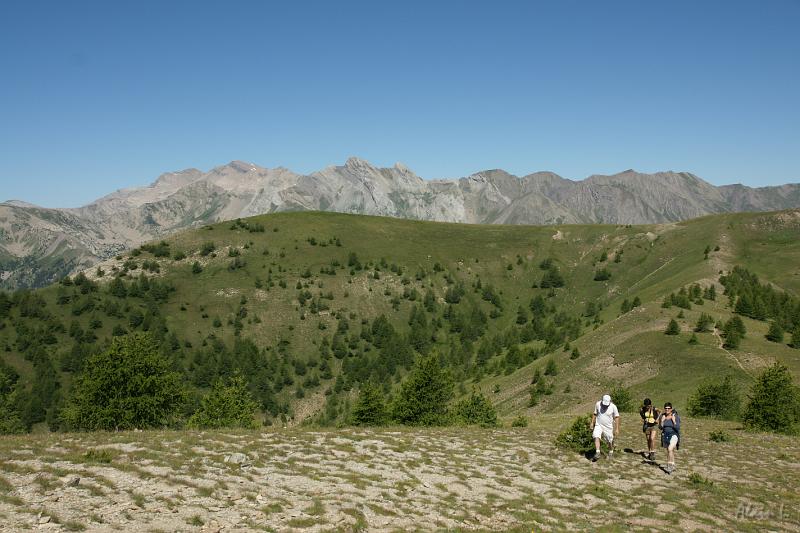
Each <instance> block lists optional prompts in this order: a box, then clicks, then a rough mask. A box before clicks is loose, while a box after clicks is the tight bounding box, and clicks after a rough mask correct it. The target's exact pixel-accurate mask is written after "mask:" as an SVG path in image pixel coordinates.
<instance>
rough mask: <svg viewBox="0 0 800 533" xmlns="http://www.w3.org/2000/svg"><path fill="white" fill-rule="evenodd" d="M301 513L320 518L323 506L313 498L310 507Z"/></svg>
mask: <svg viewBox="0 0 800 533" xmlns="http://www.w3.org/2000/svg"><path fill="white" fill-rule="evenodd" d="M303 512H304V513H306V514H309V515H311V516H322V515H324V514H325V505H324V504H323V503H322V500H320V499H319V498H314V501H313V503H312V504H311V506H310V507H308V508H307V509H305V510H304V511H303Z"/></svg>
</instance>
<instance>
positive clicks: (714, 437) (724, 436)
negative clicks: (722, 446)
mask: <svg viewBox="0 0 800 533" xmlns="http://www.w3.org/2000/svg"><path fill="white" fill-rule="evenodd" d="M708 440H710V441H711V442H733V437H731V435H730V434H729V433H726V432H725V431H722V430H721V429H720V430H717V431H712V432H711V433H709V434H708Z"/></svg>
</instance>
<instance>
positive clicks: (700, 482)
mask: <svg viewBox="0 0 800 533" xmlns="http://www.w3.org/2000/svg"><path fill="white" fill-rule="evenodd" d="M687 480H688V481H689V484H690V485H692V486H693V487H694V488H697V489H713V488H714V482H713V481H711V480H710V479H708V478H704V477H703V476H701V475H700V474H698V473H697V472H692V473H690V474H689V477H688V478H687Z"/></svg>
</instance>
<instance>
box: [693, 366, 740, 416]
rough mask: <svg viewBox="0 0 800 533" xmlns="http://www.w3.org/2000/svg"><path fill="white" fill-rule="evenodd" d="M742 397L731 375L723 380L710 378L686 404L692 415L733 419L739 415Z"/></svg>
mask: <svg viewBox="0 0 800 533" xmlns="http://www.w3.org/2000/svg"><path fill="white" fill-rule="evenodd" d="M741 404H742V399H741V397H740V395H739V390H738V389H737V387H736V385H735V384H734V382H733V378H732V377H731V376H726V377H725V378H723V379H722V380H718V381H712V380H708V381H706V382H705V383H703V384H701V385H700V386H699V387H698V388H697V390H696V391H695V392H694V394H692V395H691V396H690V397H689V401H688V403H687V405H686V408H687V411H688V413H689V415H691V416H705V417H714V418H723V419H726V420H733V419H735V418H737V417H738V416H739V410H740V408H741Z"/></svg>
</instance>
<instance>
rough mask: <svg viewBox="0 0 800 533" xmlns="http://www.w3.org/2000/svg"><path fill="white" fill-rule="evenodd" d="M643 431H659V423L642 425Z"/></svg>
mask: <svg viewBox="0 0 800 533" xmlns="http://www.w3.org/2000/svg"><path fill="white" fill-rule="evenodd" d="M642 431H643V432H644V434H645V435H649V434H650V433H655V432H656V431H658V425H657V424H653V425H652V426H648V425H647V424H645V425H644V426H642Z"/></svg>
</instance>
